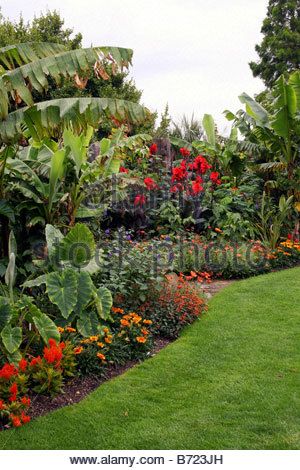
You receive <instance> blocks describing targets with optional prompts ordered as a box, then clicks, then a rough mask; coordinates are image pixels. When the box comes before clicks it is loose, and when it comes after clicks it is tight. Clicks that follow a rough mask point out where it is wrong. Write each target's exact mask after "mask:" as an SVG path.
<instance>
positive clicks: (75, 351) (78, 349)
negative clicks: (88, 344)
mask: <svg viewBox="0 0 300 470" xmlns="http://www.w3.org/2000/svg"><path fill="white" fill-rule="evenodd" d="M82 351H83V347H82V346H77V348H74V354H80V353H82Z"/></svg>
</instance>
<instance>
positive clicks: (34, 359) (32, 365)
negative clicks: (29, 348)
mask: <svg viewBox="0 0 300 470" xmlns="http://www.w3.org/2000/svg"><path fill="white" fill-rule="evenodd" d="M41 360H42V359H41V356H37V357H34V358H33V359H32V361H31V362H30V366H31V367H34V366H36V365H37V364H40V362H41Z"/></svg>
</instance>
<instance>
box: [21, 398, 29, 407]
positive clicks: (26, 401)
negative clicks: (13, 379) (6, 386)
mask: <svg viewBox="0 0 300 470" xmlns="http://www.w3.org/2000/svg"><path fill="white" fill-rule="evenodd" d="M21 403H22V405H25V406H30V398H29V397H22V398H21Z"/></svg>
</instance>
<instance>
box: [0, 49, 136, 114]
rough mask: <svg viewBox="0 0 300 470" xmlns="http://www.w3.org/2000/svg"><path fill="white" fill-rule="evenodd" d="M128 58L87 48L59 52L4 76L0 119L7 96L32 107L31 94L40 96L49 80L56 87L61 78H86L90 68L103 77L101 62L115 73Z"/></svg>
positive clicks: (117, 51) (125, 54)
mask: <svg viewBox="0 0 300 470" xmlns="http://www.w3.org/2000/svg"><path fill="white" fill-rule="evenodd" d="M131 58H132V50H131V49H124V48H117V47H90V48H87V49H77V50H71V51H66V52H61V53H59V54H56V55H52V56H49V57H45V58H43V59H38V60H35V61H33V62H30V63H29V64H26V65H22V66H21V67H19V68H17V69H15V70H11V71H9V72H6V73H4V74H3V75H2V77H1V78H0V116H1V118H2V119H5V117H6V116H7V114H8V103H9V95H8V93H10V94H11V95H12V96H13V97H15V96H16V95H17V96H18V97H20V98H21V99H22V100H23V101H24V102H25V103H26V104H27V105H28V106H32V105H33V104H34V100H33V96H32V91H33V90H35V91H37V92H39V93H43V91H45V90H47V89H48V87H49V82H48V78H49V77H51V78H53V79H54V80H55V81H56V83H58V84H59V83H60V81H61V78H62V77H75V76H76V74H80V73H84V74H86V72H87V71H88V70H90V69H92V67H94V68H95V70H96V71H97V70H98V71H99V72H100V75H101V74H102V76H103V72H104V73H105V74H106V75H107V71H105V70H104V69H105V62H104V61H105V60H109V61H110V62H112V63H113V64H114V67H112V70H113V71H115V70H116V67H117V68H118V67H124V66H125V67H127V66H128V65H129V63H131ZM97 64H98V67H97ZM107 78H108V75H107Z"/></svg>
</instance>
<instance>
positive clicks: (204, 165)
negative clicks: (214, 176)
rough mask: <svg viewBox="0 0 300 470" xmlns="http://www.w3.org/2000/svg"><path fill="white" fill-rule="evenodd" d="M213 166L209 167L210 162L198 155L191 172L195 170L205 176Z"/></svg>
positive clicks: (191, 166)
mask: <svg viewBox="0 0 300 470" xmlns="http://www.w3.org/2000/svg"><path fill="white" fill-rule="evenodd" d="M210 168H211V165H209V163H208V161H207V160H206V158H205V157H203V156H202V155H198V156H197V157H196V158H195V160H194V161H193V163H192V164H191V165H190V169H191V170H195V171H196V172H197V173H200V174H201V175H204V174H205V173H206V172H207V170H210Z"/></svg>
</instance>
